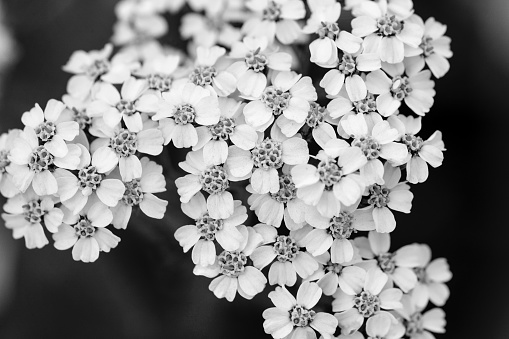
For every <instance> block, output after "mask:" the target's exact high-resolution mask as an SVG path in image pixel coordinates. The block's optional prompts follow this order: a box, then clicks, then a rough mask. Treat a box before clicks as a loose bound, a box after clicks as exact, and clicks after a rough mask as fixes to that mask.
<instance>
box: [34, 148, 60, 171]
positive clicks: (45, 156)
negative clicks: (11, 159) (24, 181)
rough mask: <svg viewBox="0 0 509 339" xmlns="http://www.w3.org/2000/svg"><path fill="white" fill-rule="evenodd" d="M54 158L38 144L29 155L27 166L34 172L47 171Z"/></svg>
mask: <svg viewBox="0 0 509 339" xmlns="http://www.w3.org/2000/svg"><path fill="white" fill-rule="evenodd" d="M54 159H55V158H54V157H53V155H51V154H50V152H48V150H47V149H46V148H44V146H39V147H37V148H36V149H35V150H34V151H33V152H32V154H31V155H30V160H29V161H28V167H29V168H30V170H32V171H34V172H35V173H40V172H42V171H47V170H49V168H50V166H51V165H53V161H54Z"/></svg>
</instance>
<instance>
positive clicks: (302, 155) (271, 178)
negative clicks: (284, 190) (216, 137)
mask: <svg viewBox="0 0 509 339" xmlns="http://www.w3.org/2000/svg"><path fill="white" fill-rule="evenodd" d="M308 159H309V150H308V144H307V142H306V141H305V140H303V139H300V138H290V139H287V140H284V141H278V140H275V139H271V138H266V139H265V140H263V141H260V142H258V143H257V144H256V146H255V148H253V149H252V150H251V151H246V150H243V149H240V148H239V147H237V146H230V147H229V150H228V159H227V160H226V165H227V166H228V170H229V171H230V173H231V174H232V175H233V176H234V177H237V178H243V179H246V178H249V177H250V182H251V187H252V188H253V191H254V192H256V193H258V194H265V193H269V192H270V193H274V194H275V193H277V192H279V175H278V169H280V168H281V167H283V165H284V164H287V165H298V164H305V163H307V161H308ZM253 167H254V171H253Z"/></svg>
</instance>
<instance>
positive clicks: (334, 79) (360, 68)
mask: <svg viewBox="0 0 509 339" xmlns="http://www.w3.org/2000/svg"><path fill="white" fill-rule="evenodd" d="M336 67H337V68H336ZM381 67H382V65H381V63H380V57H379V56H378V55H377V54H375V53H362V54H348V53H344V54H343V56H342V58H341V61H338V62H337V63H336V64H335V65H334V68H333V69H331V70H330V71H328V72H327V73H325V75H324V77H323V79H322V80H321V81H320V87H322V88H324V89H325V92H326V93H327V94H329V95H333V96H336V95H338V94H339V92H340V91H341V89H342V88H343V84H345V88H346V92H347V93H348V97H349V98H350V100H351V101H361V100H363V99H365V98H366V96H367V94H368V90H367V87H366V84H365V82H364V79H363V78H362V77H361V76H360V72H372V71H375V70H377V69H380V68H381Z"/></svg>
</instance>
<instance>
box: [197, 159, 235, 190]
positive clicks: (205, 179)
mask: <svg viewBox="0 0 509 339" xmlns="http://www.w3.org/2000/svg"><path fill="white" fill-rule="evenodd" d="M200 184H201V186H202V189H203V190H204V191H205V192H207V193H209V194H220V193H223V192H224V191H226V190H227V189H228V187H230V183H229V182H228V174H227V173H226V171H225V169H224V168H223V166H220V165H214V166H210V167H209V168H207V169H206V170H204V171H203V172H202V173H201V175H200Z"/></svg>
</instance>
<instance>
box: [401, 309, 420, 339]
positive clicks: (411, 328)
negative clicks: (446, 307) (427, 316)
mask: <svg viewBox="0 0 509 339" xmlns="http://www.w3.org/2000/svg"><path fill="white" fill-rule="evenodd" d="M405 327H406V335H407V336H408V337H409V338H412V337H413V336H415V335H416V334H420V333H422V332H424V325H423V321H422V314H421V313H414V314H412V315H411V316H410V319H409V320H405Z"/></svg>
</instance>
